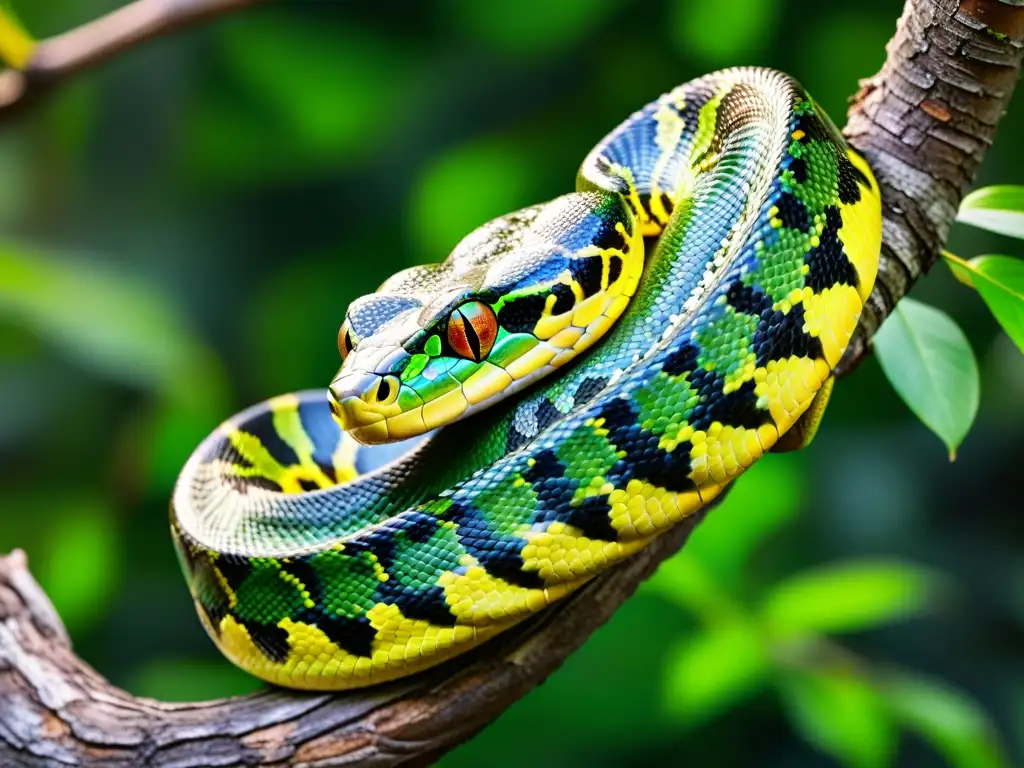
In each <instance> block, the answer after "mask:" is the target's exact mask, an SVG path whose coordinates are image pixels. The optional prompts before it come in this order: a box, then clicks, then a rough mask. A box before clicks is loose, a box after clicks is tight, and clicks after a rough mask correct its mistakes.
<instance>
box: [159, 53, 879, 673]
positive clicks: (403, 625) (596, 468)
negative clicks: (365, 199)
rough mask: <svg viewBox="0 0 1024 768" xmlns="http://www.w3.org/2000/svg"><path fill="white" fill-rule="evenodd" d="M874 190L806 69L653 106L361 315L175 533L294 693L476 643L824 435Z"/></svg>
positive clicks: (232, 457) (273, 408) (255, 668)
mask: <svg viewBox="0 0 1024 768" xmlns="http://www.w3.org/2000/svg"><path fill="white" fill-rule="evenodd" d="M881 226H882V225H881V203H880V197H879V189H878V185H877V182H876V181H875V179H874V176H873V175H872V173H871V170H870V168H869V167H868V165H867V163H866V162H865V161H864V159H863V158H861V157H860V156H859V155H857V154H856V153H855V152H854V151H853V150H851V149H850V148H849V147H848V146H847V145H846V144H845V142H844V140H843V139H842V137H841V136H840V134H839V132H838V131H837V130H836V128H835V126H834V125H833V124H832V123H831V121H830V120H829V119H828V117H827V116H826V115H825V114H824V113H823V112H822V111H821V109H820V107H818V105H817V104H816V103H815V102H814V101H813V99H811V97H810V96H809V95H808V94H807V93H806V92H805V91H804V90H803V88H802V87H801V86H800V85H799V84H798V83H797V82H796V81H794V80H793V79H792V78H790V77H789V76H787V75H785V74H782V73H780V72H776V71H774V70H769V69H762V68H737V69H729V70H723V71H720V72H715V73H712V74H709V75H706V76H704V77H701V78H698V79H696V80H693V81H691V82H689V83H686V84H684V85H681V86H679V87H678V88H676V89H674V90H672V91H671V92H670V93H667V94H665V95H663V96H661V97H660V98H658V99H656V100H655V101H653V102H651V103H650V104H648V105H647V106H645V107H643V108H641V109H640V110H638V111H637V112H635V113H634V114H633V115H631V116H630V117H629V118H627V119H626V120H625V121H624V122H623V123H622V124H621V125H619V126H618V127H617V128H616V129H614V130H613V131H612V132H611V133H610V134H608V135H607V136H606V137H605V138H604V139H602V140H601V141H600V142H599V143H598V144H597V145H596V146H595V147H594V149H593V150H592V151H591V152H590V154H589V155H588V156H587V157H586V158H585V159H584V160H583V163H582V165H581V167H580V169H579V173H578V175H577V179H576V190H575V191H574V192H569V193H567V194H565V195H563V196H561V197H559V198H556V199H555V200H552V201H550V202H547V203H543V204H539V205H534V206H530V207H528V208H524V209H522V210H520V211H516V212H513V213H510V214H507V215H506V216H502V217H499V218H497V219H495V220H493V221H491V222H488V223H487V224H484V225H483V226H481V227H479V228H478V229H476V230H474V231H473V232H472V233H470V234H469V235H467V236H466V237H465V238H464V239H463V240H462V241H461V242H460V243H459V244H458V246H456V248H455V249H454V250H453V251H452V253H451V254H450V255H449V257H448V258H447V259H446V260H445V261H444V262H442V263H440V264H432V265H426V266H422V267H416V268H413V269H410V270H405V271H403V272H400V273H398V274H397V275H395V276H393V277H391V278H389V279H388V280H387V281H386V282H385V283H384V284H383V285H382V286H381V287H380V288H379V289H378V290H377V291H376V292H375V293H373V294H370V295H368V296H364V297H361V298H360V299H357V300H356V301H354V302H353V303H352V304H351V305H350V306H349V308H348V310H347V312H346V315H345V320H344V323H343V324H342V326H341V329H340V331H339V334H338V347H339V351H340V353H341V356H342V364H341V368H340V370H339V371H338V375H337V376H336V377H335V378H334V380H333V381H332V382H331V384H330V386H329V388H328V391H327V392H322V391H321V392H300V393H295V394H288V395H282V396H279V397H275V398H271V399H270V400H267V401H265V402H263V403H260V404H258V405H255V406H253V407H251V408H249V409H248V410H246V411H243V412H242V413H240V414H237V415H235V416H233V417H231V418H230V419H228V420H227V421H225V422H224V423H223V424H221V425H220V426H219V427H218V428H217V429H216V430H215V431H214V432H213V434H211V435H210V436H209V437H208V438H207V439H206V440H205V441H203V443H202V444H201V445H200V446H199V447H198V448H197V449H196V450H195V452H194V453H193V454H192V456H191V457H190V458H189V460H188V462H187V463H186V465H185V467H184V468H183V470H182V472H181V475H180V477H179V478H178V482H177V484H176V486H175V489H174V494H173V498H172V502H171V531H172V537H173V540H174V543H175V546H176V549H177V552H178V555H179V558H180V560H181V564H182V568H183V571H184V574H185V578H186V581H187V583H188V586H189V589H190V591H191V593H192V596H193V598H194V600H195V604H196V607H197V611H198V614H199V618H200V620H201V621H202V623H203V625H204V626H205V627H206V629H207V631H208V632H209V634H210V636H211V638H212V639H213V640H214V642H215V643H216V644H217V646H218V648H219V649H220V650H221V651H222V652H223V653H224V655H225V656H226V657H227V658H228V659H230V660H231V661H232V662H234V663H235V664H237V665H238V666H240V667H241V668H243V669H245V670H247V671H248V672H250V673H252V674H254V675H257V676H259V677H261V678H263V679H264V680H267V681H269V682H272V683H275V684H278V685H283V686H288V687H292V688H302V689H310V690H341V689H348V688H357V687H362V686H366V685H372V684H375V683H380V682H384V681H387V680H392V679H395V678H399V677H403V676H406V675H409V674H413V673H415V672H418V671H420V670H423V669H426V668H429V667H432V666H434V665H436V664H438V663H440V662H442V661H445V660H447V659H451V658H453V657H455V656H457V655H458V654H460V653H463V652H465V651H467V650H469V649H470V648H473V647H475V646H477V645H479V644H480V643H482V642H484V641H486V640H487V639H489V638H492V637H494V636H495V635H497V634H499V633H501V632H503V631H504V630H506V629H508V628H510V627H512V626H514V625H516V624H518V623H519V622H521V621H522V620H523V619H525V618H527V617H529V616H532V615H535V614H537V613H538V612H540V611H542V610H544V609H545V608H546V607H547V606H548V605H550V604H551V603H552V602H554V601H557V600H559V599H561V598H562V597H564V596H565V595H567V594H569V593H571V592H572V591H573V590H575V589H577V588H578V587H579V586H580V585H582V584H584V583H586V582H587V581H588V580H589V579H590V578H592V577H593V576H594V575H596V574H597V573H600V572H601V571H603V570H604V569H606V568H609V567H613V566H614V565H615V564H616V563H618V562H620V561H622V560H623V559H624V558H626V557H628V556H630V555H631V554H633V553H635V552H637V551H638V550H639V549H641V548H642V547H644V546H645V545H647V544H648V543H650V542H651V541H652V540H653V539H654V538H656V537H657V536H658V535H660V534H661V533H663V532H664V531H666V530H668V529H669V528H670V527H672V526H673V525H675V524H676V523H678V522H679V521H681V520H683V519H685V518H688V517H690V516H692V515H693V514H695V513H697V512H698V511H699V510H700V509H701V508H703V507H704V506H705V505H706V504H707V503H708V502H710V501H711V500H713V499H714V498H715V497H716V496H718V495H719V494H720V493H721V492H722V489H723V488H725V487H726V486H727V485H728V484H729V483H730V482H732V481H733V480H735V479H736V478H737V477H738V476H739V475H740V474H742V472H743V471H744V470H745V469H747V468H748V467H749V466H751V465H752V464H753V463H754V462H755V461H757V460H758V459H759V458H760V457H761V456H762V455H763V454H764V453H765V452H767V451H769V450H776V451H778V450H792V449H795V448H799V447H802V446H804V445H806V444H807V443H808V442H809V441H810V440H811V438H812V437H813V436H814V433H815V431H816V429H817V426H818V424H819V423H820V422H821V418H822V415H823V412H824V409H825V406H826V404H827V401H828V397H829V394H830V392H831V389H832V384H833V382H834V376H833V373H832V371H833V368H834V367H835V365H836V364H837V363H838V362H839V359H840V357H841V356H842V354H843V351H844V350H845V348H846V346H847V344H848V343H849V341H850V339H851V337H852V334H853V332H854V329H855V327H856V324H857V321H858V319H859V316H860V312H861V310H862V308H863V305H864V301H865V300H866V299H867V296H868V294H869V293H870V291H871V288H872V285H873V283H874V279H875V274H876V272H877V269H878V258H879V251H880V247H881Z"/></svg>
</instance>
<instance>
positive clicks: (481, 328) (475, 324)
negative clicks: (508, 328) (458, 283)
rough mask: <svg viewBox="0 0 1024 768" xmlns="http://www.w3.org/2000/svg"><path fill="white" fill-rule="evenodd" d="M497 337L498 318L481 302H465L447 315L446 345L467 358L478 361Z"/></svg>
mask: <svg viewBox="0 0 1024 768" xmlns="http://www.w3.org/2000/svg"><path fill="white" fill-rule="evenodd" d="M497 337H498V318H497V317H495V315H494V310H493V309H491V308H490V307H489V306H487V305H486V304H484V303H483V302H480V301H470V302H467V303H466V304H463V305H462V306H461V307H459V308H458V309H456V310H455V311H454V312H452V313H451V315H450V316H449V317H448V346H450V347H451V348H452V350H453V351H454V352H455V354H457V355H459V356H460V357H464V358H466V359H467V360H473V361H475V362H478V363H479V362H480V361H481V360H483V359H484V358H485V357H487V355H489V354H490V353H491V348H492V347H493V346H494V340H495V339H496V338H497Z"/></svg>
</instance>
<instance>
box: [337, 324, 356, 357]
mask: <svg viewBox="0 0 1024 768" xmlns="http://www.w3.org/2000/svg"><path fill="white" fill-rule="evenodd" d="M354 346H355V342H353V341H352V331H351V330H350V329H349V327H348V321H345V322H344V323H342V324H341V328H340V329H338V351H339V352H340V353H341V359H342V360H344V359H345V358H346V357H348V356H349V354H350V353H351V352H352V347H354Z"/></svg>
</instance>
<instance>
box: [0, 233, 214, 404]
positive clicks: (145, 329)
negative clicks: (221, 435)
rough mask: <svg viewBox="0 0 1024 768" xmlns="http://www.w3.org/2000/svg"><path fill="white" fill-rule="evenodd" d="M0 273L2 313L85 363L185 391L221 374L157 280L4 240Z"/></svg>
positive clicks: (0, 249)
mask: <svg viewBox="0 0 1024 768" xmlns="http://www.w3.org/2000/svg"><path fill="white" fill-rule="evenodd" d="M0 273H2V274H3V275H4V280H3V281H0V319H7V320H9V321H13V322H15V323H17V324H19V325H23V326H25V327H28V328H30V329H31V330H32V331H33V332H34V333H36V334H38V335H39V336H40V337H42V338H45V339H47V340H48V341H50V342H51V343H53V344H55V345H56V346H58V347H59V348H60V349H61V350H62V351H63V353H64V354H65V355H66V356H67V357H68V358H69V359H72V360H74V361H75V362H76V363H78V364H80V365H82V366H84V367H87V368H89V369H92V370H94V371H95V372H97V373H100V374H102V375H105V376H109V377H111V378H113V379H115V380H117V381H123V382H126V383H131V384H136V385H139V386H144V387H150V388H153V389H156V390H159V391H161V392H164V393H168V394H172V395H175V396H177V395H178V394H182V396H183V397H184V393H186V392H187V391H188V390H191V389H192V388H193V387H195V386H196V385H197V384H202V383H205V382H208V381H211V380H213V379H215V378H216V377H217V376H218V375H219V369H218V367H217V364H216V361H214V360H213V359H212V357H211V356H210V355H209V353H208V352H207V351H206V350H205V349H204V348H203V347H202V346H201V345H200V344H199V342H198V341H197V340H196V339H195V337H194V336H193V335H192V332H191V330H190V329H189V327H188V325H187V323H186V322H185V320H184V318H183V317H182V316H181V314H180V313H179V312H178V311H177V309H176V308H175V307H174V305H173V304H171V302H170V301H169V300H168V299H167V297H166V296H164V294H163V293H162V292H161V291H160V290H159V289H158V288H157V287H156V286H153V285H148V284H146V283H142V282H139V281H137V280H133V279H130V278H128V277H126V276H124V275H122V274H118V273H115V272H113V271H111V270H108V269H105V268H103V267H102V266H101V265H99V264H95V263H90V262H87V261H76V260H70V259H62V260H57V259H53V258H49V257H44V256H43V255H41V254H38V253H34V252H30V251H28V250H24V249H16V248H15V247H13V246H4V245H2V244H0ZM185 372H188V375H187V376H186V375H185Z"/></svg>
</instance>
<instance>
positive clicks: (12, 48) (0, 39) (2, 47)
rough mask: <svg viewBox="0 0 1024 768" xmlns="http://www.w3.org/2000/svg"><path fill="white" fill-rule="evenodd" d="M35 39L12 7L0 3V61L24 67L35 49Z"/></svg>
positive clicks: (20, 67)
mask: <svg viewBox="0 0 1024 768" xmlns="http://www.w3.org/2000/svg"><path fill="white" fill-rule="evenodd" d="M35 46H36V43H35V40H33V39H32V36H31V35H29V34H28V32H26V31H25V29H24V28H23V27H22V26H21V24H20V23H19V22H18V19H17V18H16V17H15V16H14V14H13V12H12V9H11V8H10V7H9V6H8V5H7V4H5V3H0V63H3V64H6V65H7V66H9V67H14V68H15V69H24V68H25V66H26V65H27V64H28V63H29V59H30V58H31V57H32V53H33V51H34V50H35Z"/></svg>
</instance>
